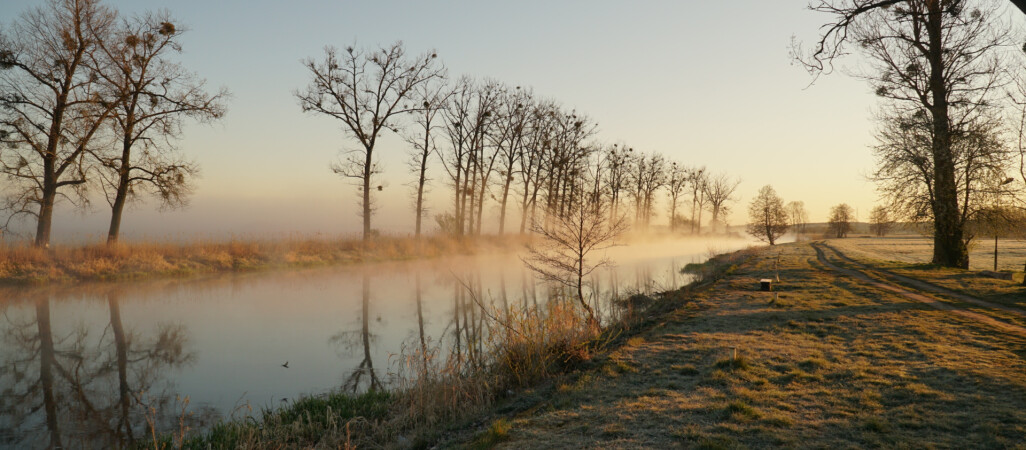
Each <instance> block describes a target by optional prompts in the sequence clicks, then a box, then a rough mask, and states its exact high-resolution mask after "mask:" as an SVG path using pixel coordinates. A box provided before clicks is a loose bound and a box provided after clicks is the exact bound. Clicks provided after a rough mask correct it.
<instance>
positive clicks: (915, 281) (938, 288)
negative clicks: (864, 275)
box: [817, 242, 1026, 318]
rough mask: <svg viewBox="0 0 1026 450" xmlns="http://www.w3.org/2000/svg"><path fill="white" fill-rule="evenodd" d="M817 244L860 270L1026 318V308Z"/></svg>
mask: <svg viewBox="0 0 1026 450" xmlns="http://www.w3.org/2000/svg"><path fill="white" fill-rule="evenodd" d="M817 245H822V246H823V247H826V248H827V249H830V251H831V252H833V253H834V254H835V255H837V256H838V257H839V258H841V259H843V260H844V261H846V262H848V263H850V264H853V265H855V266H857V267H859V268H861V269H862V270H871V271H872V272H873V273H875V274H878V275H880V276H882V277H884V278H888V279H890V280H891V281H897V282H900V283H902V284H905V285H908V286H912V287H913V288H915V289H918V290H921V291H929V292H932V293H935V294H940V295H943V296H945V297H949V298H953V299H955V300H958V301H961V302H966V303H972V304H974V305H978V306H983V307H985V308H991V309H997V310H1000V311H1003V312H1006V313H1009V314H1012V315H1016V316H1019V317H1022V318H1026V310H1023V309H1021V308H1016V307H1012V306H1006V305H999V304H997V303H993V302H988V301H986V300H983V299H980V298H976V297H973V296H971V295H967V294H963V293H961V292H955V291H952V290H951V289H947V288H945V287H941V286H938V285H936V284H933V283H930V282H928V281H923V280H919V279H916V278H912V277H906V276H904V275H898V274H896V273H894V272H891V271H889V270H887V269H881V268H879V267H873V266H870V265H867V264H863V263H860V262H858V261H855V260H854V259H851V258H850V257H848V255H845V254H844V252H842V251H840V250H838V249H837V248H836V247H834V246H832V245H830V244H827V243H825V242H818V243H817Z"/></svg>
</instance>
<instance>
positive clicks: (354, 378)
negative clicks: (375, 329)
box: [329, 272, 383, 392]
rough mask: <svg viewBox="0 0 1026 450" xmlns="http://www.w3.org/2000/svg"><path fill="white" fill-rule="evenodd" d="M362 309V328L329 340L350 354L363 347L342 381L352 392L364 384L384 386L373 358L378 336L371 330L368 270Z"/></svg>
mask: <svg viewBox="0 0 1026 450" xmlns="http://www.w3.org/2000/svg"><path fill="white" fill-rule="evenodd" d="M360 309H361V328H360V330H351V331H342V332H340V333H338V334H335V335H334V336H332V337H331V339H330V340H329V341H330V342H331V343H332V344H334V345H336V346H339V347H341V348H342V350H343V351H344V352H345V353H346V354H350V355H351V354H352V353H353V352H354V351H355V350H356V347H357V346H360V345H362V347H363V359H362V360H361V361H360V364H359V365H357V366H356V368H354V369H353V371H352V372H351V373H350V374H349V376H348V377H346V379H345V381H344V382H343V383H342V388H343V389H345V390H347V391H350V392H359V391H360V390H362V387H363V386H364V385H366V386H367V388H368V389H370V390H379V389H381V388H382V387H383V386H382V384H381V380H380V379H379V378H378V374H377V372H375V371H374V359H373V358H371V343H372V341H375V340H377V336H375V335H372V334H371V332H370V274H369V273H367V272H364V273H363V282H362V301H361V308H360Z"/></svg>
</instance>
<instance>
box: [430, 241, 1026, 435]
mask: <svg viewBox="0 0 1026 450" xmlns="http://www.w3.org/2000/svg"><path fill="white" fill-rule="evenodd" d="M852 241H854V239H853V240H852ZM831 242H833V241H831ZM884 242H885V243H881V244H879V245H878V246H873V247H871V248H869V249H864V250H863V251H864V252H866V253H865V254H870V253H871V252H879V251H880V250H878V249H880V248H885V247H883V246H884V245H894V243H897V242H900V241H897V240H894V241H890V240H888V241H884ZM908 247H909V246H908V244H905V245H904V246H902V247H901V248H908ZM845 249H846V250H851V248H850V247H845ZM853 253H854V252H853ZM778 256H779V263H778V262H777V261H778ZM910 258H912V257H911V256H910ZM777 264H779V267H775V266H776V265H777ZM777 273H779V276H780V283H778V284H777V285H776V288H777V292H776V293H775V294H774V293H768V292H760V291H758V290H757V286H758V280H759V279H761V278H773V277H774V276H776V274H777ZM1004 283H1009V282H1008V281H1004ZM1016 289H1019V291H1018V293H1019V295H1023V296H1026V290H1024V289H1022V288H1016ZM774 295H777V296H779V297H777V298H776V299H774ZM774 300H775V301H774ZM680 301H681V306H680V307H679V308H677V309H676V310H675V311H673V312H672V313H669V314H668V315H666V316H665V317H663V318H662V319H661V320H660V321H659V322H658V323H656V324H655V326H653V327H651V328H649V329H646V330H645V331H643V332H642V333H641V334H639V335H637V336H635V337H632V338H630V339H629V340H627V341H626V342H625V343H624V344H623V345H622V346H621V347H619V348H617V349H615V350H614V351H612V352H610V353H608V354H606V355H604V356H600V357H596V358H595V359H593V360H592V361H591V362H590V364H589V366H588V368H587V369H585V370H582V371H580V372H577V373H576V374H574V375H573V376H571V377H568V378H567V379H565V380H564V381H562V382H560V383H558V384H557V385H555V386H552V387H543V388H538V389H535V390H533V391H529V392H527V393H525V394H524V395H521V396H518V398H516V399H514V400H511V401H510V402H509V403H507V404H506V405H504V406H503V405H500V407H499V408H497V409H496V410H495V411H494V412H493V414H492V415H491V416H488V417H487V418H485V419H482V420H481V421H480V425H478V426H477V427H476V428H473V429H472V430H470V431H467V432H466V433H464V434H463V435H457V437H455V438H453V440H452V442H450V444H452V445H457V446H464V445H466V446H472V447H475V446H476V447H492V446H498V447H501V448H520V447H526V448H632V447H656V448H660V447H661V448H671V447H674V448H675V447H681V446H683V447H690V448H762V447H767V446H786V447H811V448H865V447H888V448H892V447H898V448H933V447H949V448H966V447H975V448H978V447H984V448H1009V447H1011V448H1015V447H1018V448H1023V445H1024V439H1023V437H1024V436H1026V338H1024V337H1022V335H1021V334H1014V333H1011V334H1010V333H1005V332H1002V331H1001V330H999V329H996V328H994V327H992V326H988V325H986V324H984V323H981V322H977V321H974V320H971V319H969V318H966V317H963V316H958V315H955V314H952V313H951V311H943V310H938V309H935V308H931V307H929V306H927V305H925V304H923V303H919V302H915V301H912V300H909V299H908V298H905V297H902V296H899V295H897V294H894V293H893V292H889V291H885V290H882V289H877V288H874V287H870V286H867V285H866V284H864V283H862V282H859V281H858V280H856V279H854V278H850V277H846V276H839V275H838V274H837V273H836V272H833V271H830V270H827V269H826V268H825V267H824V266H823V265H822V264H821V263H819V262H818V261H817V259H816V254H815V252H814V250H813V248H812V247H811V246H810V245H809V244H807V243H800V244H789V245H784V246H778V247H776V248H770V249H766V250H764V251H761V252H759V253H758V255H757V256H756V257H755V258H753V259H751V260H750V261H749V262H748V263H746V264H744V265H742V266H741V267H740V268H739V269H738V270H737V271H736V272H735V273H734V274H733V275H732V276H730V277H729V278H727V279H724V280H721V281H719V282H717V283H716V284H715V285H714V287H713V288H712V289H710V290H707V291H704V292H700V293H698V294H695V295H694V296H693V297H690V298H681V299H680ZM735 349H736V352H737V353H736V355H737V357H736V358H735V357H734V354H735V353H734V352H735Z"/></svg>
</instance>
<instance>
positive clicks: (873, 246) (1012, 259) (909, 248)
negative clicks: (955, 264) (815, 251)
mask: <svg viewBox="0 0 1026 450" xmlns="http://www.w3.org/2000/svg"><path fill="white" fill-rule="evenodd" d="M829 242H830V245H833V246H835V247H837V248H838V249H839V250H841V251H843V252H845V253H846V254H848V256H851V257H853V258H855V259H875V260H880V261H897V262H903V263H912V264H917V263H922V264H926V263H929V262H930V259H931V258H932V257H933V240H932V238H928V237H921V236H890V237H858V238H846V239H831V240H830V241H829ZM1024 262H1026V240H1013V239H1001V240H999V241H998V270H1013V271H1019V272H1021V271H1022V270H1023V263H1024ZM969 268H970V269H971V270H993V269H994V241H993V240H986V239H984V240H977V241H975V242H974V245H973V246H972V247H971V248H970V249H969Z"/></svg>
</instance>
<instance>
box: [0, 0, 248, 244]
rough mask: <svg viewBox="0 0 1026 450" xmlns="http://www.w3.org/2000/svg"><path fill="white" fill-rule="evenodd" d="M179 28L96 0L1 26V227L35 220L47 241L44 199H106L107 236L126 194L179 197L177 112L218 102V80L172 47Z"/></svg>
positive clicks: (203, 117) (222, 95)
mask: <svg viewBox="0 0 1026 450" xmlns="http://www.w3.org/2000/svg"><path fill="white" fill-rule="evenodd" d="M184 31H185V30H184V29H183V28H182V27H181V26H180V25H179V24H177V23H176V21H175V20H174V19H173V18H172V17H171V15H170V14H169V13H168V12H165V11H162V12H148V13H144V14H141V15H135V16H130V17H128V16H123V15H121V14H119V13H118V11H117V10H115V9H113V8H111V7H109V6H106V5H103V4H101V3H100V2H99V1H98V0H50V1H48V2H46V4H45V5H43V6H40V7H36V8H32V9H30V10H28V11H26V12H25V13H23V14H22V15H21V16H20V17H19V18H18V19H17V20H15V21H13V22H12V23H11V24H10V25H9V26H7V27H6V28H5V29H3V30H2V32H0V176H2V177H3V178H4V179H5V183H4V185H3V186H0V190H2V193H3V194H4V196H3V202H2V203H0V210H2V211H3V212H5V213H6V216H7V217H6V221H5V222H4V223H3V224H2V225H3V229H8V228H9V227H10V225H11V223H12V221H13V220H16V219H19V218H23V217H29V218H31V219H34V220H35V224H36V232H35V245H36V246H37V247H44V248H45V247H47V246H49V244H50V235H51V230H52V224H53V212H54V206H55V204H56V203H57V201H58V200H61V199H66V200H70V201H71V202H72V203H74V204H76V205H79V206H85V205H87V204H88V203H89V201H90V199H91V194H92V193H93V192H96V191H99V192H101V193H102V196H103V198H104V199H105V200H106V201H107V203H108V205H109V207H110V210H111V218H110V225H109V228H108V234H107V242H108V243H109V244H114V243H116V242H117V240H118V237H119V235H120V230H121V219H122V216H123V214H124V209H125V206H126V205H127V204H128V203H130V202H132V201H133V200H136V199H138V198H139V197H141V196H142V195H144V194H151V195H153V196H155V197H156V198H157V199H159V201H160V202H161V205H162V206H163V207H166V208H174V207H179V206H182V205H184V204H185V203H186V201H187V200H188V195H189V193H190V192H191V185H192V184H191V182H192V179H193V177H194V176H195V175H196V174H197V173H198V171H199V167H198V165H197V164H196V163H195V162H193V161H191V160H189V159H187V158H185V157H184V156H183V155H182V154H181V153H180V152H179V151H178V148H177V146H176V142H177V141H178V140H179V139H180V138H181V136H182V125H183V122H184V121H185V120H187V119H191V120H197V121H200V122H207V121H213V120H216V119H219V118H221V117H222V116H223V115H224V114H225V101H226V99H227V97H228V92H227V91H226V90H224V89H221V90H219V91H214V92H210V91H208V90H207V89H206V87H205V83H204V82H203V80H202V79H200V78H198V77H197V76H196V75H195V74H193V73H192V72H190V71H188V70H187V69H186V68H185V67H183V66H182V65H181V64H180V63H179V62H177V61H176V60H175V56H176V55H177V54H179V53H181V52H182V46H181V36H182V34H183V33H184Z"/></svg>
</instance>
